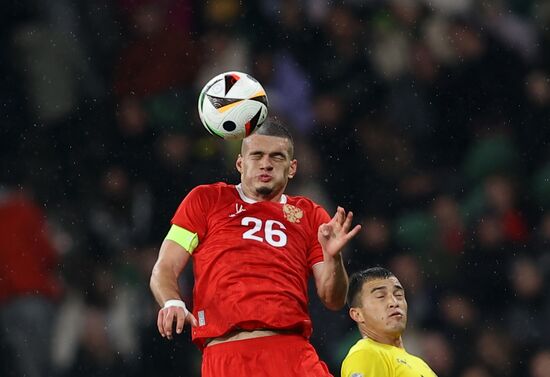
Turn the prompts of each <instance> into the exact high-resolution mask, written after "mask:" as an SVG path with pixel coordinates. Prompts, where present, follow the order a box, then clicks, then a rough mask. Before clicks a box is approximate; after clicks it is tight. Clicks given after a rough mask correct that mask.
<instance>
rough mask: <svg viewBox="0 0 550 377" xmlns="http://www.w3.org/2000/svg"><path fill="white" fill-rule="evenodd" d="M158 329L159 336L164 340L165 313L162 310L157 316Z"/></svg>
mask: <svg viewBox="0 0 550 377" xmlns="http://www.w3.org/2000/svg"><path fill="white" fill-rule="evenodd" d="M157 327H158V329H159V334H160V335H162V337H163V338H164V337H165V336H166V333H165V332H164V311H163V310H162V309H161V310H159V314H158V316H157Z"/></svg>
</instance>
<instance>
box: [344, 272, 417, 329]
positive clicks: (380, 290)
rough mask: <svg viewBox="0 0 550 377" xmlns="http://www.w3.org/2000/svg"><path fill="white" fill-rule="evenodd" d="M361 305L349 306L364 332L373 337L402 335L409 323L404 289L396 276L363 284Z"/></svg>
mask: <svg viewBox="0 0 550 377" xmlns="http://www.w3.org/2000/svg"><path fill="white" fill-rule="evenodd" d="M360 299H361V301H360V306H359V307H353V308H351V309H350V315H351V317H352V318H353V320H355V321H356V322H357V323H358V324H359V329H360V330H361V333H362V334H363V335H367V336H368V337H369V338H373V339H387V338H394V337H398V336H401V334H402V333H403V331H404V330H405V327H406V326H407V301H406V300H405V291H404V290H403V286H402V285H401V283H399V280H397V278H396V277H395V276H391V277H389V278H387V279H373V280H369V281H367V282H365V283H363V288H362V290H361V297H360Z"/></svg>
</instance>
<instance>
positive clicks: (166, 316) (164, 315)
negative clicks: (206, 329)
mask: <svg viewBox="0 0 550 377" xmlns="http://www.w3.org/2000/svg"><path fill="white" fill-rule="evenodd" d="M174 322H176V333H178V334H181V332H182V331H183V326H184V324H185V323H186V322H188V323H190V324H191V326H197V320H196V318H195V316H194V315H193V313H191V312H187V315H186V310H184V309H183V308H180V307H179V306H169V307H167V308H161V309H160V310H159V314H158V317H157V327H158V330H159V333H160V335H162V337H163V338H164V337H167V338H168V339H173V334H172V328H173V326H174Z"/></svg>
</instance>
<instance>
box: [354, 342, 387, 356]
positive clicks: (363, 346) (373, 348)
mask: <svg viewBox="0 0 550 377" xmlns="http://www.w3.org/2000/svg"><path fill="white" fill-rule="evenodd" d="M383 353H384V350H383V349H382V348H381V347H378V346H377V345H376V343H374V342H371V341H369V340H367V339H360V340H359V341H357V343H355V344H354V345H353V346H352V347H351V348H350V350H349V352H348V356H350V355H354V354H361V355H369V356H370V357H381V356H382V354H383Z"/></svg>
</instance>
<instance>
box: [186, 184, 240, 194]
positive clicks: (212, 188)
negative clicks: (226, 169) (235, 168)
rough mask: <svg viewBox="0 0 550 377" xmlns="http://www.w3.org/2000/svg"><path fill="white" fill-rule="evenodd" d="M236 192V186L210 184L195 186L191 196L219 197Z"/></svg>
mask: <svg viewBox="0 0 550 377" xmlns="http://www.w3.org/2000/svg"><path fill="white" fill-rule="evenodd" d="M233 191H235V186H234V185H229V184H227V183H225V182H216V183H209V184H204V185H199V186H195V188H193V189H192V190H191V191H190V192H189V195H201V196H217V195H219V194H222V193H224V192H233Z"/></svg>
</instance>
